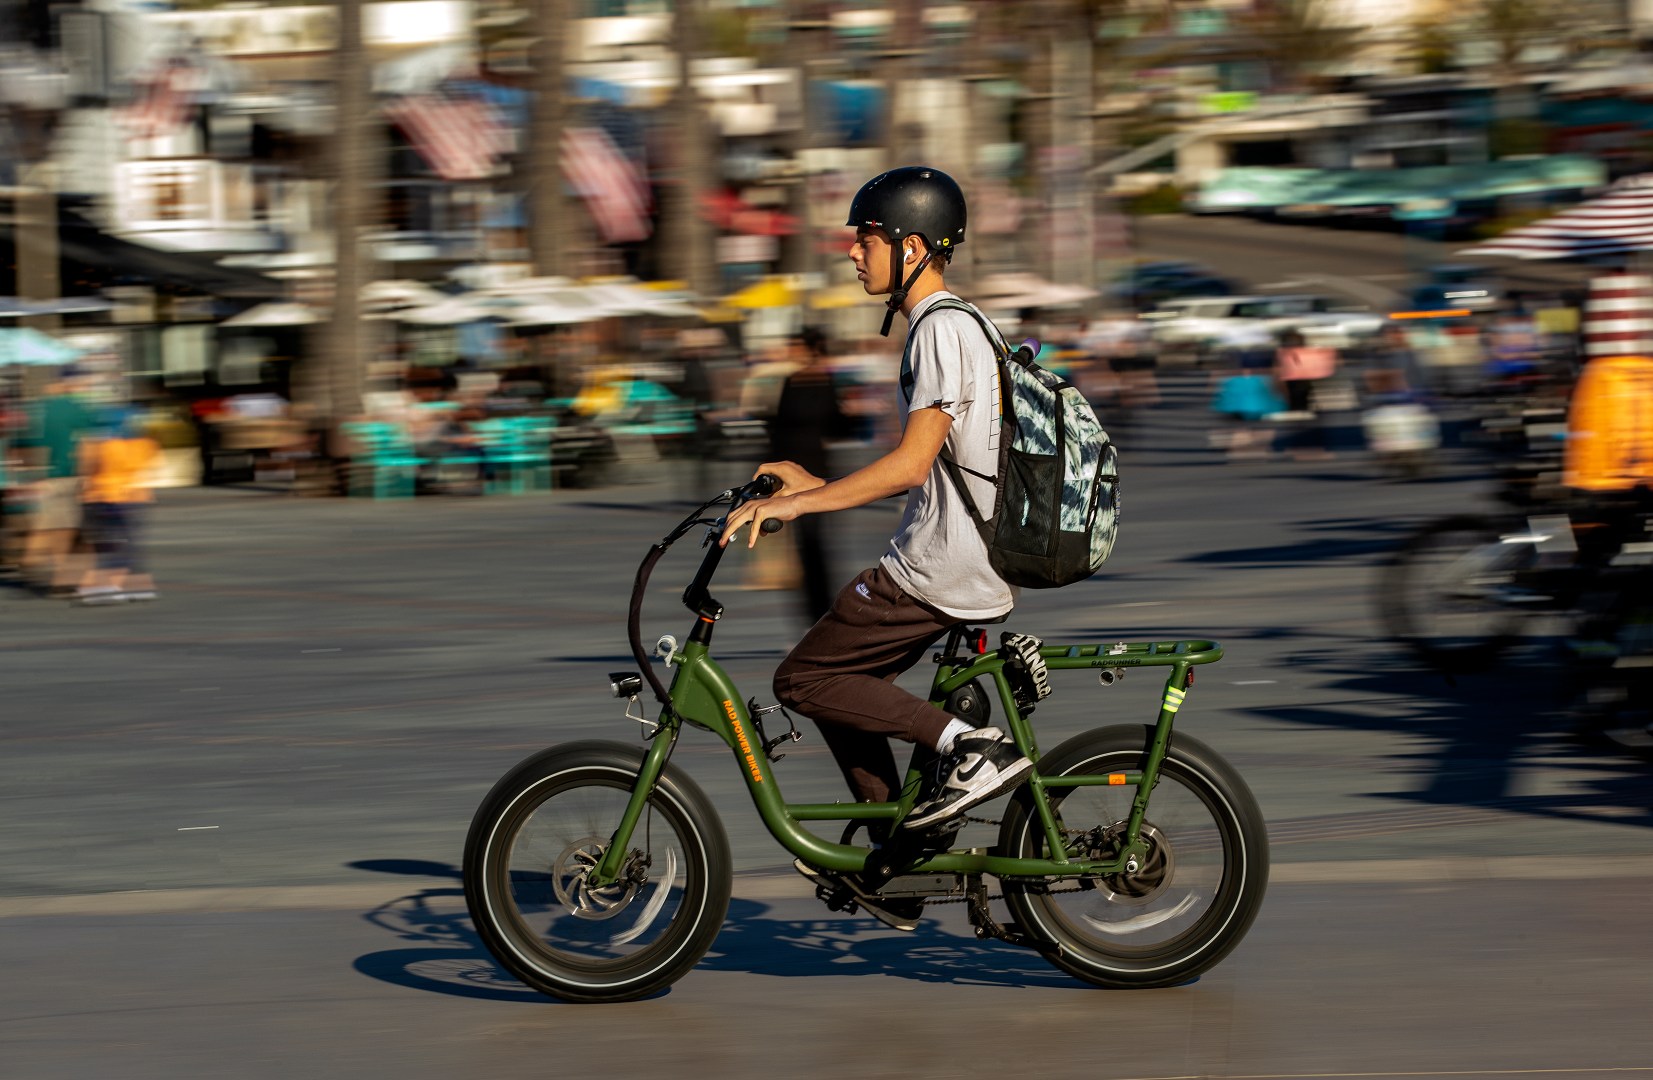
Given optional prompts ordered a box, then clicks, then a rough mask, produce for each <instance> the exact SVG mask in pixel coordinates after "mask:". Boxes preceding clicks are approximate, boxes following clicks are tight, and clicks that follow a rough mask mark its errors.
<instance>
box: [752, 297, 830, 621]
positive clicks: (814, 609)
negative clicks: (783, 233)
mask: <svg viewBox="0 0 1653 1080" xmlns="http://www.w3.org/2000/svg"><path fill="white" fill-rule="evenodd" d="M790 352H791V361H792V362H793V363H794V364H795V365H797V366H796V369H795V370H794V371H793V372H792V374H790V375H788V376H787V377H786V381H785V382H784V383H783V384H782V386H781V393H780V397H779V398H778V399H777V400H776V402H775V413H774V416H773V417H772V418H771V419H770V423H769V453H770V458H771V460H774V461H795V462H797V463H798V464H799V465H802V466H803V467H804V468H806V469H808V470H809V471H810V472H811V473H813V474H815V475H816V476H831V475H833V472H834V470H833V468H832V464H831V456H832V453H831V447H830V446H829V445H828V443H829V442H830V441H832V440H835V439H842V438H844V437H846V436H847V435H848V433H849V428H850V424H849V420H848V418H847V417H846V416H845V415H844V410H843V406H842V403H841V402H840V399H839V396H838V387H837V384H836V383H835V382H834V380H833V377H832V371H831V370H830V369H829V368H828V367H827V359H828V354H829V350H828V346H827V338H826V334H825V333H824V332H822V331H821V330H820V329H819V328H817V327H813V326H808V327H805V328H804V329H803V330H802V331H801V332H799V333H798V334H797V335H796V336H794V337H793V339H792V342H791V349H790ZM792 533H793V538H794V540H795V542H796V545H797V550H798V562H799V574H800V577H801V579H802V580H801V583H800V584H801V588H802V599H803V605H804V614H805V615H806V616H807V617H808V619H809V621H810V622H811V623H814V622H815V621H816V620H818V619H819V618H820V617H821V616H822V615H825V614H826V612H827V609H828V608H830V607H831V606H832V598H833V596H834V595H835V594H836V593H837V591H838V590H837V586H836V579H835V578H834V577H833V575H832V568H831V559H830V557H829V554H828V551H827V544H826V537H825V536H824V535H823V529H822V515H820V514H810V515H807V516H805V517H801V518H799V519H798V520H797V521H795V522H793V523H792Z"/></svg>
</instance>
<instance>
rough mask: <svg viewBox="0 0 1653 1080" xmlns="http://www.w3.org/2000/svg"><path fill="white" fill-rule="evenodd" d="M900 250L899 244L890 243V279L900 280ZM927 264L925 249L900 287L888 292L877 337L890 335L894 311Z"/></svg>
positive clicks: (928, 256)
mask: <svg viewBox="0 0 1653 1080" xmlns="http://www.w3.org/2000/svg"><path fill="white" fill-rule="evenodd" d="M901 251H902V248H901V245H900V244H892V245H890V280H891V281H900V280H901ZM929 265H930V253H929V252H928V251H925V252H924V257H923V258H922V259H920V260H918V266H916V267H914V269H913V272H912V273H911V274H908V275H907V280H906V282H905V283H904V284H903V285H902V286H901V287H900V288H898V289H894V290H892V291H891V292H890V298H889V300H887V301H886V302H885V304H884V308H885V311H884V325H883V327H882V328H881V329H880V330H879V331H878V336H879V337H889V336H890V326H891V324H892V323H894V322H895V313H896V312H898V311H900V310H901V305H902V304H903V303H905V302H906V300H907V294H908V293H909V292H912V290H913V286H914V285H916V284H918V279H919V276H920V275H921V274H923V273H924V268H925V267H927V266H929Z"/></svg>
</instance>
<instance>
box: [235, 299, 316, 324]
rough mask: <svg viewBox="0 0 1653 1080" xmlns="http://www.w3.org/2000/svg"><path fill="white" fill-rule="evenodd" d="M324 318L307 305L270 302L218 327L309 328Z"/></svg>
mask: <svg viewBox="0 0 1653 1080" xmlns="http://www.w3.org/2000/svg"><path fill="white" fill-rule="evenodd" d="M324 317H325V316H324V315H323V314H322V313H321V312H319V311H317V310H316V309H315V308H313V307H310V306H309V305H308V304H293V303H288V302H286V301H281V300H272V301H270V302H269V303H267V304H259V305H258V306H256V307H250V308H248V309H247V310H246V311H243V312H242V313H241V314H239V315H232V316H230V317H229V318H227V319H225V320H224V321H223V322H221V323H219V324H218V325H220V326H228V327H248V326H309V325H310V324H311V323H318V322H321V320H322V319H323V318H324Z"/></svg>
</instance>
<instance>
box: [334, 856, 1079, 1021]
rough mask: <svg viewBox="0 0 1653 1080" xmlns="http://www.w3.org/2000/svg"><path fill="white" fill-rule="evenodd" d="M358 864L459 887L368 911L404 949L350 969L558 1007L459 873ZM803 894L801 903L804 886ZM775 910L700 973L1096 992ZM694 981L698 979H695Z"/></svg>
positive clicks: (940, 929)
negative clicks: (473, 903)
mask: <svg viewBox="0 0 1653 1080" xmlns="http://www.w3.org/2000/svg"><path fill="white" fill-rule="evenodd" d="M349 865H350V866H351V867H352V868H353V869H358V870H367V871H372V872H377V873H389V874H404V875H412V876H418V877H424V878H430V877H440V878H449V879H451V880H453V882H454V885H453V886H452V887H443V886H437V887H431V888H424V889H420V890H418V891H416V892H411V893H409V894H407V895H405V896H401V897H398V898H396V899H394V900H391V901H388V902H386V903H384V904H380V905H379V906H378V907H375V908H373V909H372V910H370V911H367V912H365V913H364V914H363V915H362V918H363V919H365V920H366V921H367V922H369V923H371V924H373V925H374V926H376V927H378V928H379V929H381V930H384V931H386V932H387V933H389V934H391V935H392V936H394V937H395V938H396V939H398V941H399V942H401V944H400V945H399V946H398V947H395V948H389V949H382V950H378V951H374V952H370V953H366V954H363V955H362V956H358V957H357V958H356V959H355V961H354V962H353V963H352V964H351V966H352V967H353V968H354V969H355V970H356V971H357V972H358V973H360V974H362V975H365V976H367V977H368V978H371V979H377V980H379V981H380V982H386V983H390V984H392V985H394V986H401V987H405V988H407V989H410V990H419V991H423V992H425V993H434V994H445V995H448V996H451V997H464V998H472V999H477V1000H483V1001H509V1002H519V1003H542V1004H548V1005H550V1004H557V1002H555V1001H553V1000H552V999H550V998H547V997H545V996H544V995H542V994H540V993H539V992H538V991H536V990H532V989H530V988H528V987H526V986H524V985H523V984H522V983H520V982H518V981H517V980H516V979H515V978H514V977H512V976H511V975H510V973H508V972H507V971H505V969H503V968H501V967H500V966H499V965H498V964H496V963H495V962H494V959H493V957H492V956H490V955H489V953H488V951H487V949H486V948H484V947H483V945H482V942H481V940H480V939H479V938H478V937H477V935H476V932H475V930H474V929H473V927H472V924H471V918H470V915H469V913H467V912H466V911H465V902H464V889H463V888H462V887H460V885H459V881H460V871H459V868H458V867H456V866H450V865H447V864H443V863H437V862H428V861H421V860H396V859H374V860H363V861H359V862H354V863H351V864H349ZM799 890H800V898H801V896H802V893H803V891H804V886H803V885H802V883H801V882H800V886H799ZM811 903H813V901H811ZM773 911H774V906H773V905H770V904H766V903H760V902H758V901H755V900H747V899H742V898H740V897H736V898H735V899H733V900H731V901H730V904H729V914H728V916H727V917H726V918H725V920H724V924H723V929H722V931H721V932H720V933H719V934H718V937H717V940H716V941H715V942H714V943H713V945H712V949H711V951H710V952H709V953H707V955H706V958H705V959H703V960H702V961H701V962H700V964H699V966H698V967H697V968H696V969H695V970H697V971H724V972H741V973H746V974H752V975H768V976H773V977H783V978H796V977H811V978H813V977H820V976H843V975H887V976H895V977H898V978H905V979H912V980H914V981H917V982H928V983H946V984H953V985H960V986H995V987H1005V988H1012V987H1034V986H1046V987H1067V988H1071V989H1088V987H1086V986H1085V984H1083V983H1080V982H1078V981H1076V980H1074V979H1073V978H1071V977H1069V976H1067V975H1064V974H1062V973H1061V972H1059V971H1057V970H1056V969H1055V968H1052V967H1050V966H1049V965H1047V964H1046V963H1045V962H1044V961H1043V960H1042V959H1040V958H1039V957H1038V955H1037V954H1035V953H1032V952H1028V951H1026V950H1023V949H1019V948H1016V947H1014V946H1011V945H1006V944H1004V943H1003V942H997V941H977V940H975V939H974V938H970V937H965V936H962V935H961V934H959V933H956V932H954V931H952V930H950V929H948V928H946V927H944V926H942V925H941V923H940V922H939V921H938V920H936V919H931V920H927V921H926V922H925V923H923V924H921V925H920V926H919V928H918V929H917V930H915V931H913V932H912V933H905V934H904V933H899V932H897V931H893V930H889V929H886V928H884V927H882V926H880V925H878V924H877V923H876V922H874V921H872V920H871V919H870V918H866V917H863V916H841V915H833V914H825V913H823V914H822V915H821V916H819V917H808V918H784V917H777V916H776V915H774V914H773ZM686 977H688V978H693V972H691V973H690V974H689V975H688V976H686ZM669 992H670V991H669V990H665V991H661V993H662V994H665V993H669ZM656 996H659V995H656Z"/></svg>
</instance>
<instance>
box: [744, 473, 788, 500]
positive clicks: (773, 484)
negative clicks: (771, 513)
mask: <svg viewBox="0 0 1653 1080" xmlns="http://www.w3.org/2000/svg"><path fill="white" fill-rule="evenodd" d="M747 487H748V488H750V489H751V491H752V494H753V496H754V497H756V498H759V499H767V498H769V496H771V495H773V494H775V492H777V491H779V490H780V489H781V478H780V477H778V476H776V475H775V474H774V473H759V474H758V475H757V476H754V477H753V478H752V482H751V483H750V484H748V485H747Z"/></svg>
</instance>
